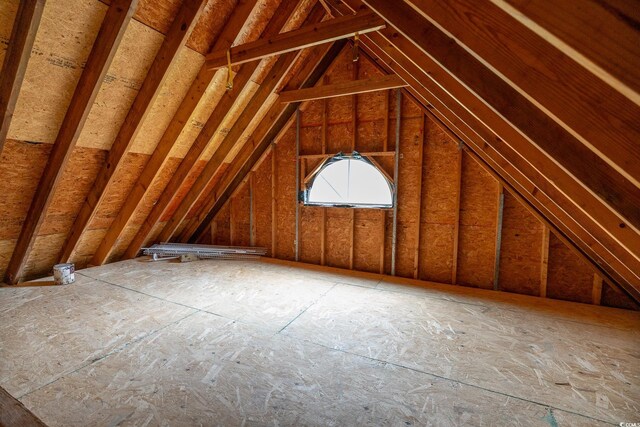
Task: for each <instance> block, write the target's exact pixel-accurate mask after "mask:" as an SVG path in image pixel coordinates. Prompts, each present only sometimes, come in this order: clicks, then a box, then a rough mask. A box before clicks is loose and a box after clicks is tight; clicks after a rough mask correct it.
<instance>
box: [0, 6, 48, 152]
mask: <svg viewBox="0 0 640 427" xmlns="http://www.w3.org/2000/svg"><path fill="white" fill-rule="evenodd" d="M44 3H45V0H24V1H21V2H20V4H19V6H18V12H17V13H16V18H15V20H14V23H13V29H12V30H11V36H10V37H9V45H8V46H7V51H6V53H5V56H4V61H3V63H2V71H0V154H2V148H3V147H4V142H5V141H6V139H7V133H8V132H9V126H10V125H11V119H12V118H13V112H14V109H15V107H16V102H17V101H18V94H19V93H20V88H21V87H22V81H23V80H24V75H25V72H26V71H27V63H28V62H29V57H30V56H31V48H32V47H33V42H34V40H35V39H36V33H37V32H38V27H39V26H40V18H42V11H43V10H44Z"/></svg>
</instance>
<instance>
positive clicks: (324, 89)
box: [280, 74, 407, 103]
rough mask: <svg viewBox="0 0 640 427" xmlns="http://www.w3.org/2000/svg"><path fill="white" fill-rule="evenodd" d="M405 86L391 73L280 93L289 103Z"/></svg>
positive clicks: (282, 100) (281, 99) (283, 100)
mask: <svg viewBox="0 0 640 427" xmlns="http://www.w3.org/2000/svg"><path fill="white" fill-rule="evenodd" d="M404 86H407V84H406V83H405V82H404V80H402V79H401V78H400V77H398V76H396V75H392V74H391V75H386V76H382V77H372V78H370V79H363V80H357V79H356V80H353V81H346V82H340V83H335V84H332V85H321V86H315V87H311V88H307V89H299V90H289V91H286V92H282V93H281V94H280V102H285V103H288V102H300V101H310V100H313V99H323V98H335V97H338V96H347V95H355V94H358V93H368V92H376V91H379V90H386V89H395V88H399V87H404Z"/></svg>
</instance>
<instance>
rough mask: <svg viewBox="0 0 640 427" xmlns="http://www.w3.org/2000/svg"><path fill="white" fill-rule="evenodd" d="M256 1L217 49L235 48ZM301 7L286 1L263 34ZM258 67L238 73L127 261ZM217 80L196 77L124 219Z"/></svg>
mask: <svg viewBox="0 0 640 427" xmlns="http://www.w3.org/2000/svg"><path fill="white" fill-rule="evenodd" d="M255 2H256V1H255V0H251V1H248V2H245V4H244V5H243V6H242V7H238V8H236V9H235V10H234V13H233V14H232V16H231V18H230V19H229V22H228V23H227V25H226V26H225V29H224V31H223V34H222V36H221V37H220V38H219V39H218V41H216V43H215V44H214V49H215V48H216V47H218V46H231V44H232V43H233V40H234V39H235V38H236V37H237V35H238V34H239V32H240V30H241V29H242V27H243V24H244V23H245V22H246V21H247V20H248V19H249V16H250V14H251V11H252V9H253V7H254V5H255ZM297 5H298V0H285V1H283V2H282V3H281V4H280V6H279V7H278V9H277V10H276V13H275V16H274V18H273V19H272V20H271V21H270V22H269V24H267V27H266V28H265V30H264V31H263V35H264V36H269V35H271V34H277V33H278V32H279V31H280V30H281V29H282V27H283V26H284V25H285V23H286V21H287V19H289V17H290V16H291V14H292V13H293V11H294V10H295V8H296V6H297ZM258 65H259V64H258V63H254V64H247V65H244V66H242V67H241V68H240V70H239V71H238V72H237V74H236V75H235V77H234V79H233V90H231V91H227V92H225V94H224V95H223V96H222V98H221V99H220V101H219V102H218V104H217V105H216V107H215V108H214V110H213V111H212V113H211V114H210V115H209V118H208V119H207V122H206V123H205V125H204V126H203V128H202V130H201V131H200V133H199V134H198V136H197V137H196V139H195V141H194V142H193V144H192V145H191V147H190V148H189V151H188V152H187V154H186V155H185V157H184V159H182V162H180V165H179V166H178V169H177V170H176V171H175V172H174V173H173V175H172V176H171V179H170V180H169V182H168V183H167V185H166V186H165V188H164V190H163V192H162V194H161V195H160V197H159V198H158V200H157V202H156V203H155V205H154V206H153V208H152V210H151V212H150V213H149V215H147V218H146V219H145V221H144V222H143V224H142V225H141V227H140V229H139V230H138V232H137V233H136V235H135V236H134V238H133V240H132V242H131V243H130V244H129V247H128V248H127V250H126V252H125V255H124V256H125V258H133V257H135V256H136V255H137V253H138V251H139V250H140V248H141V247H142V246H143V245H144V244H145V243H146V240H147V239H148V237H149V234H150V233H151V231H152V230H153V227H155V225H156V224H157V223H158V222H159V221H160V219H161V218H162V216H163V215H164V213H165V212H166V210H167V208H168V207H169V205H170V204H171V201H172V200H173V198H174V197H175V195H176V193H177V192H178V190H179V189H180V187H181V186H182V183H183V182H184V180H185V179H186V178H187V176H188V175H189V174H190V173H191V171H192V169H193V167H194V165H195V164H196V162H197V161H198V159H199V158H200V156H201V155H202V153H204V151H205V149H206V147H207V146H208V145H209V143H210V142H211V139H212V137H213V135H214V134H215V132H216V131H217V129H218V127H219V126H220V124H221V123H222V121H223V120H224V118H225V116H226V115H227V113H228V112H229V111H230V110H231V108H232V107H233V105H234V103H235V102H236V101H237V99H238V97H239V96H240V94H241V93H242V90H243V89H244V88H245V86H246V85H247V83H248V82H249V80H250V78H251V76H252V75H253V73H254V71H255V70H256V68H257V67H258ZM213 77H214V72H212V71H211V70H208V69H207V67H206V66H204V65H203V66H202V68H201V69H200V72H199V74H198V77H197V78H196V81H195V82H194V83H193V84H192V85H191V88H190V89H189V93H188V94H187V96H186V97H185V98H184V100H183V102H182V104H181V106H180V108H179V109H178V112H177V113H176V115H175V116H174V119H173V120H172V122H171V125H170V126H169V128H168V129H167V131H166V132H165V134H164V135H163V137H162V139H161V140H160V143H159V144H158V147H157V148H156V150H155V152H154V155H153V156H152V158H151V160H150V161H149V163H148V166H147V167H146V168H145V170H146V171H147V173H145V172H143V173H142V175H141V177H140V179H139V180H138V183H137V184H136V186H135V187H134V191H132V192H131V194H130V195H129V198H128V199H130V200H131V202H129V201H127V202H126V203H125V206H124V207H123V209H122V212H123V213H122V216H123V220H124V219H125V218H127V217H128V218H130V217H131V216H132V215H133V213H134V212H135V210H136V208H137V206H138V204H139V203H140V201H141V200H142V198H143V196H144V192H146V191H147V189H148V188H149V187H150V185H151V182H152V181H153V179H155V177H156V176H157V175H158V174H159V173H160V170H161V169H162V166H163V165H164V164H165V163H166V161H167V159H168V156H169V153H170V151H171V148H172V147H173V145H174V144H175V141H176V140H177V138H178V136H179V135H180V131H181V130H182V128H183V127H184V126H185V125H186V124H187V123H188V120H189V117H190V115H191V114H192V113H193V111H194V110H195V108H196V106H197V103H198V102H199V101H200V99H201V98H202V96H203V95H204V93H205V91H206V90H207V87H208V86H209V84H210V83H211V80H212V79H213ZM194 101H195V102H194ZM156 153H157V155H156ZM154 157H157V158H158V160H157V161H155V162H154ZM138 193H139V194H138ZM119 216H120V215H119ZM128 220H129V219H127V221H128ZM123 222H124V221H118V220H117V219H116V221H114V226H115V225H116V224H118V225H119V228H120V229H121V230H120V231H119V233H121V232H122V230H123V229H124V227H123V226H122V223H123Z"/></svg>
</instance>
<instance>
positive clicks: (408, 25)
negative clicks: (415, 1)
mask: <svg viewBox="0 0 640 427" xmlns="http://www.w3.org/2000/svg"><path fill="white" fill-rule="evenodd" d="M367 3H368V4H371V5H374V6H375V7H376V10H377V11H379V12H381V13H383V14H384V16H385V17H386V18H387V19H388V21H389V23H390V24H392V25H393V26H394V28H396V30H398V31H399V32H400V33H402V34H403V35H404V36H405V37H407V38H408V39H409V40H411V41H412V42H413V43H414V44H415V45H416V46H417V47H418V48H419V49H420V50H421V52H423V53H424V54H425V55H428V56H430V57H432V58H433V59H434V60H435V62H437V63H438V65H439V66H441V67H443V68H444V69H445V70H446V73H447V74H450V75H451V76H453V77H455V79H456V80H457V81H460V82H463V83H464V84H465V85H466V86H467V87H468V88H470V89H471V91H472V96H462V97H457V98H458V100H459V101H460V102H461V103H462V104H463V105H465V106H467V108H468V107H469V104H470V103H471V102H475V101H477V98H479V99H480V100H482V102H483V103H484V104H485V105H486V106H488V107H490V108H491V109H493V110H494V111H496V112H498V113H499V114H498V115H499V117H503V118H505V119H506V120H507V121H508V123H509V124H510V126H512V127H514V128H516V129H518V130H519V131H520V132H521V133H523V134H524V135H526V136H527V139H528V141H529V143H527V145H530V143H533V144H535V145H536V146H537V147H538V149H539V151H538V152H535V153H533V152H532V153H531V155H528V156H527V160H528V161H530V162H532V163H538V164H544V165H545V166H542V167H538V169H539V170H541V171H546V169H547V166H546V165H548V164H551V163H558V164H560V165H561V166H562V169H564V170H566V171H568V172H570V174H571V175H573V177H575V179H577V180H578V181H579V182H580V183H581V184H583V185H584V186H586V187H587V188H589V189H590V190H591V192H593V193H595V194H596V195H598V198H599V199H600V200H601V201H602V202H604V203H605V204H606V206H607V207H609V208H610V209H611V210H612V211H613V212H615V214H616V215H615V216H616V219H615V221H614V222H613V223H612V222H610V223H609V224H608V230H609V232H611V233H612V234H618V235H619V234H624V235H625V236H623V237H622V238H625V240H624V244H625V245H626V247H628V248H633V247H636V249H635V250H634V253H635V254H638V255H640V249H638V246H639V245H640V239H638V234H637V231H638V229H640V191H638V188H637V187H636V186H635V185H633V183H631V182H630V181H629V180H627V179H626V178H625V177H624V176H622V175H621V174H620V173H619V172H617V171H616V170H615V169H614V168H613V167H611V166H610V165H609V164H607V163H606V162H605V161H604V160H603V159H601V158H600V157H598V155H597V154H596V153H594V152H593V151H591V150H589V149H588V148H587V147H586V146H585V145H584V144H582V143H581V142H580V141H579V140H578V139H576V138H575V137H574V136H573V135H572V134H571V133H570V132H568V131H567V130H566V129H565V128H564V127H562V126H561V125H559V124H558V123H557V122H555V121H554V120H553V119H552V118H551V117H550V116H548V115H547V114H546V113H545V112H543V111H542V110H540V109H539V108H537V107H536V106H535V105H534V104H533V103H532V102H530V101H529V100H528V99H527V98H526V97H525V96H524V95H522V94H521V93H520V92H518V91H517V90H516V89H515V88H514V87H512V86H511V85H510V84H509V83H508V82H507V81H505V80H503V79H502V78H501V77H500V76H499V75H497V74H495V73H494V72H493V71H492V70H491V69H489V68H488V67H487V66H485V65H484V64H483V63H482V62H480V61H479V60H478V59H477V58H476V57H475V56H473V55H472V54H471V53H469V52H468V51H466V50H465V49H463V48H462V47H461V46H460V45H459V44H458V43H457V42H456V41H455V40H453V39H451V38H450V37H449V36H447V35H446V34H445V33H443V32H442V31H441V30H440V29H439V28H438V27H437V26H435V25H434V24H432V23H431V22H430V21H428V20H427V19H425V18H424V17H422V16H421V15H420V14H418V13H417V12H416V11H415V10H413V9H412V8H411V7H409V6H408V5H407V4H405V3H402V4H400V3H398V4H394V5H393V7H389V6H390V5H389V4H388V3H386V2H384V1H378V0H367ZM399 28H401V29H402V31H400V30H399ZM440 83H441V84H442V82H441V81H440ZM447 90H449V88H448V87H447ZM483 121H485V123H486V124H487V125H488V126H489V127H490V128H491V129H492V130H494V131H495V132H496V133H497V134H498V135H500V133H501V132H500V131H499V129H500V127H501V126H502V123H503V120H497V119H490V120H488V121H487V120H483ZM504 139H505V140H506V142H507V143H509V144H512V141H511V140H510V138H504ZM518 151H519V152H522V151H521V150H518ZM583 191H584V189H583ZM567 194H571V195H572V197H575V199H576V202H577V203H578V204H579V205H580V206H583V207H584V208H585V209H587V210H588V211H594V208H593V204H584V203H581V201H579V197H580V196H579V192H573V191H568V192H567ZM623 219H624V220H623ZM621 224H622V225H621ZM627 231H631V233H628V232H627ZM620 232H622V233H620ZM628 235H632V238H630V239H626V237H629V236H628Z"/></svg>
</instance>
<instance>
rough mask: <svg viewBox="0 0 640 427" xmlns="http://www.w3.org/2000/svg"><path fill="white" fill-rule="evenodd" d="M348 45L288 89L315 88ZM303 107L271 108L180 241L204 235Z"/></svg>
mask: <svg viewBox="0 0 640 427" xmlns="http://www.w3.org/2000/svg"><path fill="white" fill-rule="evenodd" d="M345 44H346V40H340V41H338V42H335V43H334V44H333V46H332V47H331V48H330V49H329V50H328V51H327V52H326V53H324V54H323V55H320V57H319V60H318V61H307V64H306V68H307V69H306V70H305V69H303V70H301V71H300V72H299V73H298V75H296V76H294V77H293V78H292V79H291V81H290V82H289V83H288V85H287V88H300V89H304V88H311V87H315V85H316V83H318V82H319V81H320V80H321V78H322V77H323V76H324V74H325V73H326V72H327V70H328V69H329V68H330V66H331V64H332V63H333V61H334V60H335V58H337V57H338V55H339V54H340V52H341V51H342V49H343V47H344V46H345ZM281 93H282V92H281ZM300 105H301V102H295V103H289V104H288V105H283V104H281V103H279V102H276V103H275V104H274V105H273V106H272V107H271V109H270V110H269V112H268V113H267V114H266V115H265V117H264V118H263V119H262V121H261V123H260V125H259V126H258V127H257V128H256V131H255V132H254V133H253V134H252V136H251V138H250V139H249V140H248V141H247V142H246V143H245V144H244V146H243V147H242V149H241V150H240V152H238V154H237V155H236V157H235V158H234V159H233V161H232V163H231V166H230V167H229V169H228V170H227V171H225V174H224V176H223V177H222V179H221V180H220V181H219V182H218V183H217V184H216V186H215V187H214V188H213V190H212V191H211V192H210V193H205V194H203V196H202V197H205V198H206V202H205V203H204V204H203V205H202V207H201V208H200V210H199V211H198V213H197V215H196V216H194V217H193V218H192V219H191V220H190V221H188V222H187V224H186V226H185V227H184V229H183V231H182V233H181V234H180V236H179V237H178V240H179V241H181V242H187V241H188V242H195V241H196V240H197V239H198V238H199V237H200V236H201V235H202V233H203V232H204V231H205V230H206V228H207V227H208V226H209V224H210V223H211V221H212V220H213V218H214V217H215V215H216V213H217V212H218V210H219V209H220V207H221V206H223V205H224V203H225V201H226V200H227V199H228V198H229V197H230V195H231V194H232V193H233V192H234V191H235V189H236V188H237V186H238V185H239V183H240V182H241V181H243V180H244V179H245V178H246V175H247V174H248V173H249V171H251V170H252V169H253V168H254V167H255V165H256V163H257V162H259V161H260V159H261V158H262V157H263V156H264V155H265V153H266V151H267V150H268V148H269V146H270V145H271V144H272V143H273V142H274V141H276V140H277V139H278V136H279V135H280V134H281V132H282V131H283V130H285V129H286V128H287V127H288V125H289V124H291V123H292V120H293V117H294V113H295V111H296V109H297V108H298V107H299V106H300ZM303 105H304V104H303Z"/></svg>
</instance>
